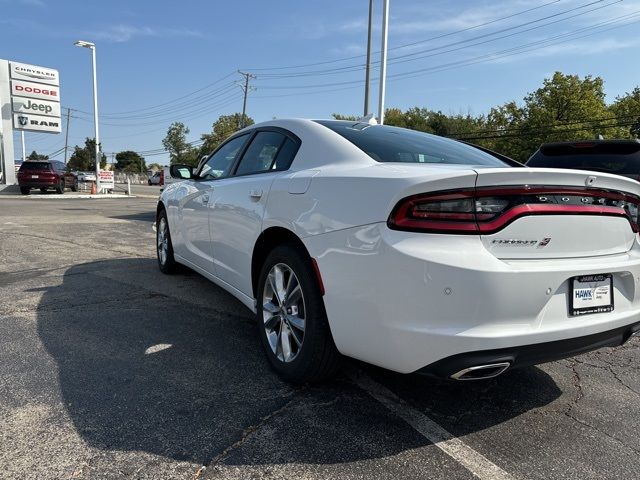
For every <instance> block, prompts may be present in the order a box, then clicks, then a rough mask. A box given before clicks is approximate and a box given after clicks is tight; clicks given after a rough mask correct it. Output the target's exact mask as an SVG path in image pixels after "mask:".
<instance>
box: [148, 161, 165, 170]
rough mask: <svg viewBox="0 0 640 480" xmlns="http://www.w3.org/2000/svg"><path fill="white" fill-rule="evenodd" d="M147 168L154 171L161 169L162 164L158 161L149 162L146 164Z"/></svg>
mask: <svg viewBox="0 0 640 480" xmlns="http://www.w3.org/2000/svg"><path fill="white" fill-rule="evenodd" d="M147 169H148V170H155V171H158V170H162V165H160V164H159V163H150V164H149V165H148V166H147Z"/></svg>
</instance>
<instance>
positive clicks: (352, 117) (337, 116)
mask: <svg viewBox="0 0 640 480" xmlns="http://www.w3.org/2000/svg"><path fill="white" fill-rule="evenodd" d="M331 116H332V117H333V118H334V119H336V120H351V121H354V122H355V121H356V120H358V118H360V117H356V116H355V115H341V114H339V113H333V114H331Z"/></svg>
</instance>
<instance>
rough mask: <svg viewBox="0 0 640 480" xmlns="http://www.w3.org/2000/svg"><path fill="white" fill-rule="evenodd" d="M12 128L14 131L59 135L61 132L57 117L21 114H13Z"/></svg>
mask: <svg viewBox="0 0 640 480" xmlns="http://www.w3.org/2000/svg"><path fill="white" fill-rule="evenodd" d="M13 128H14V129H15V130H29V131H33V132H49V133H60V132H61V131H62V128H61V121H60V118H59V117H45V116H44V115H31V114H21V113H14V114H13Z"/></svg>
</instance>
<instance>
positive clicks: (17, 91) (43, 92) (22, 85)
mask: <svg viewBox="0 0 640 480" xmlns="http://www.w3.org/2000/svg"><path fill="white" fill-rule="evenodd" d="M11 95H12V96H18V97H28V98H37V99H41V100H51V101H54V102H59V101H60V89H59V88H58V87H54V86H50V85H41V84H38V83H31V82H22V81H19V80H12V81H11Z"/></svg>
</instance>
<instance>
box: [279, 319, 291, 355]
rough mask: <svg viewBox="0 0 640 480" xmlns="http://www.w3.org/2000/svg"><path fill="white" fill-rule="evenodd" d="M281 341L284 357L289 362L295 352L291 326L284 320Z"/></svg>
mask: <svg viewBox="0 0 640 480" xmlns="http://www.w3.org/2000/svg"><path fill="white" fill-rule="evenodd" d="M280 341H281V343H282V346H281V348H282V357H283V358H284V361H285V362H288V361H290V360H292V359H293V352H292V351H291V330H289V327H288V326H287V324H286V323H284V322H282V329H281V334H280Z"/></svg>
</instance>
